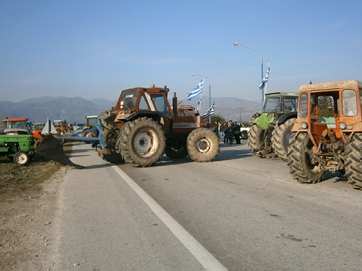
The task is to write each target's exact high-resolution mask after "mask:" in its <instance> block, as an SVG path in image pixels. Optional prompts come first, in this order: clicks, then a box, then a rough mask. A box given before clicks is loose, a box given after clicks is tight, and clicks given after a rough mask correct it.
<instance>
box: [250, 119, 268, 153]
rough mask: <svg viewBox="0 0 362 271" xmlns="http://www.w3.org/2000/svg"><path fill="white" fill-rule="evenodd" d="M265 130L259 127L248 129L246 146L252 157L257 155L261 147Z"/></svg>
mask: <svg viewBox="0 0 362 271" xmlns="http://www.w3.org/2000/svg"><path fill="white" fill-rule="evenodd" d="M265 132H266V130H263V129H262V128H261V127H260V126H259V125H253V126H252V127H251V128H250V131H249V134H248V146H249V148H250V151H251V153H252V154H254V155H258V154H259V151H261V149H262V147H263V145H264V144H263V140H264V134H265Z"/></svg>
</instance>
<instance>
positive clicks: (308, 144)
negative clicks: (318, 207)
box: [287, 133, 324, 183]
mask: <svg viewBox="0 0 362 271" xmlns="http://www.w3.org/2000/svg"><path fill="white" fill-rule="evenodd" d="M316 152H317V151H316V150H315V146H314V145H313V143H312V141H311V140H310V138H309V135H308V134H307V133H300V134H298V136H297V138H296V139H295V140H294V141H293V142H291V144H290V145H289V150H288V156H287V157H288V166H289V168H290V173H291V174H293V176H294V178H295V179H296V180H297V181H298V182H300V183H318V182H320V181H321V180H322V178H323V174H324V170H322V169H321V167H320V166H319V163H318V161H317V159H316V158H315V156H314V153H316Z"/></svg>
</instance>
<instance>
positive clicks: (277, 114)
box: [248, 92, 298, 161]
mask: <svg viewBox="0 0 362 271" xmlns="http://www.w3.org/2000/svg"><path fill="white" fill-rule="evenodd" d="M297 104H298V94H297V93H293V92H273V93H267V94H265V103H264V106H263V113H262V114H258V113H257V114H256V115H255V118H254V120H253V125H252V127H251V129H250V131H249V134H248V145H249V148H250V150H251V152H252V153H253V154H254V155H257V156H259V157H261V158H274V157H279V158H280V159H282V160H284V161H287V153H288V145H289V144H290V142H291V140H292V137H291V136H292V135H293V133H292V132H291V129H292V126H293V124H294V122H295V120H296V118H297V108H298V105H297Z"/></svg>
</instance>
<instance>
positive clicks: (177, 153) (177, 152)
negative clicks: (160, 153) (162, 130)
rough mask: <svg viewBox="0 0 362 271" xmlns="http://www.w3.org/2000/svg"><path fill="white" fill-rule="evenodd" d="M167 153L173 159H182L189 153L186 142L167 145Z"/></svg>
mask: <svg viewBox="0 0 362 271" xmlns="http://www.w3.org/2000/svg"><path fill="white" fill-rule="evenodd" d="M165 154H166V155H167V156H168V157H170V158H171V159H182V158H185V157H186V156H187V155H188V152H187V147H186V144H172V145H166V148H165Z"/></svg>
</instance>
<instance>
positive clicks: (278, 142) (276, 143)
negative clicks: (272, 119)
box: [271, 118, 295, 161]
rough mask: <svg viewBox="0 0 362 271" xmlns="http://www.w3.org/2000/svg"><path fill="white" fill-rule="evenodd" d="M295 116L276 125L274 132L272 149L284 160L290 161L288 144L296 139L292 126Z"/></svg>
mask: <svg viewBox="0 0 362 271" xmlns="http://www.w3.org/2000/svg"><path fill="white" fill-rule="evenodd" d="M294 123H295V118H291V119H288V120H287V121H286V122H284V123H282V124H280V125H278V126H276V127H275V128H274V130H273V133H272V139H271V141H272V149H273V151H274V152H275V153H276V154H277V155H278V157H279V158H280V159H282V160H283V161H288V158H287V154H288V146H289V145H290V143H291V142H292V141H293V140H294V139H293V132H292V127H293V125H294Z"/></svg>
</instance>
